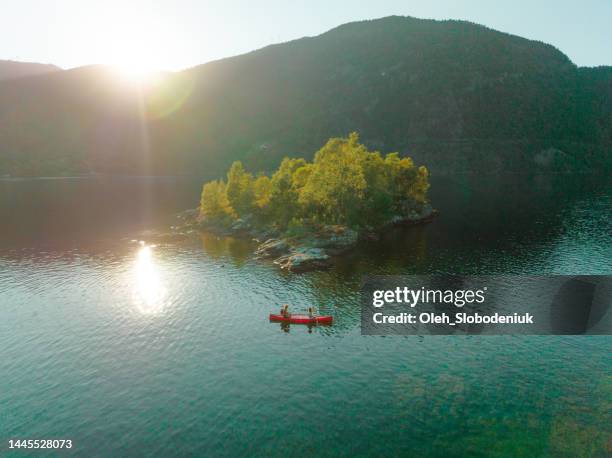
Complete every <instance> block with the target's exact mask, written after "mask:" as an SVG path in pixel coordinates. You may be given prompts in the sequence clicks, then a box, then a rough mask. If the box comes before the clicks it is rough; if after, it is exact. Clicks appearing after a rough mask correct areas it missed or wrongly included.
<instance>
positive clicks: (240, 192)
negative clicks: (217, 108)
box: [176, 133, 436, 272]
mask: <svg viewBox="0 0 612 458" xmlns="http://www.w3.org/2000/svg"><path fill="white" fill-rule="evenodd" d="M428 189H429V172H428V170H427V168H426V167H424V166H420V167H417V166H415V164H414V162H413V161H412V159H411V158H409V157H400V155H399V154H398V153H389V154H387V155H386V156H383V155H381V154H380V153H379V152H378V151H369V150H368V149H367V148H366V147H365V146H364V145H363V144H361V143H359V136H358V134H357V133H352V134H350V135H349V136H348V138H331V139H330V140H329V141H328V142H327V143H326V144H325V145H324V146H323V147H322V148H321V149H320V150H319V151H317V153H316V154H315V157H314V161H313V162H311V163H310V162H307V161H305V160H304V159H300V158H285V159H283V161H282V162H281V164H280V166H279V168H278V169H277V170H276V171H275V172H274V173H273V174H272V175H271V176H267V175H265V174H260V175H259V176H254V175H253V174H251V173H249V172H247V171H245V169H244V167H243V165H242V163H241V162H240V161H236V162H234V163H233V164H232V166H231V168H230V169H229V171H228V173H227V181H224V180H216V181H211V182H209V183H206V184H205V185H204V186H203V188H202V196H201V200H200V206H199V208H198V209H197V210H191V211H187V212H183V213H182V214H181V215H179V217H180V218H181V219H182V220H183V225H182V226H181V227H180V228H176V229H180V230H185V229H187V230H196V229H197V230H203V231H210V232H214V233H217V234H221V235H232V236H243V237H252V238H254V239H256V240H257V241H258V242H259V243H260V245H259V247H258V248H257V250H256V252H255V254H256V256H257V257H258V258H261V259H264V258H265V259H273V260H274V262H275V263H276V264H278V265H280V267H281V268H284V269H287V270H289V271H292V272H304V271H307V270H315V269H321V268H326V267H328V266H329V265H330V263H331V260H332V258H333V257H334V256H337V255H339V254H341V253H345V252H347V251H348V250H350V249H351V248H353V247H354V246H355V245H356V244H357V242H358V241H359V240H360V239H362V238H366V239H374V240H376V239H377V238H378V236H379V234H380V233H381V232H382V231H384V230H385V229H386V228H389V227H391V226H393V225H413V224H419V223H423V222H427V221H429V220H431V219H432V218H433V217H434V216H435V214H436V212H435V210H433V209H432V207H431V205H430V204H429V201H428V199H427V191H428Z"/></svg>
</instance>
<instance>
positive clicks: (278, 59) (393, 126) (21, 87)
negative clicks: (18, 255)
mask: <svg viewBox="0 0 612 458" xmlns="http://www.w3.org/2000/svg"><path fill="white" fill-rule="evenodd" d="M351 131H358V132H360V134H361V138H362V141H363V142H364V143H365V144H367V145H368V146H369V147H371V148H377V149H380V150H381V151H384V152H388V151H393V150H397V151H400V152H401V153H402V154H410V155H411V156H413V157H414V158H415V159H416V160H417V161H418V162H419V163H424V164H426V165H428V166H429V167H430V169H431V170H432V172H433V173H436V172H446V171H466V170H473V171H528V170H532V169H537V170H540V169H542V170H555V171H559V170H562V171H576V170H579V171H590V170H601V169H602V168H606V167H610V162H611V157H612V155H611V150H612V147H611V145H612V67H598V68H579V67H577V66H576V65H574V64H573V63H572V62H571V61H570V59H569V58H568V57H567V56H565V55H564V54H563V53H561V52H560V51H559V50H557V49H555V48H554V47H553V46H550V45H547V44H544V43H540V42H536V41H531V40H527V39H524V38H520V37H517V36H513V35H509V34H505V33H501V32H497V31H494V30H491V29H488V28H486V27H483V26H480V25H476V24H472V23H468V22H464V21H433V20H421V19H414V18H406V17H396V16H393V17H388V18H383V19H378V20H371V21H363V22H355V23H350V24H345V25H342V26H340V27H337V28H335V29H332V30H330V31H328V32H326V33H324V34H322V35H319V36H317V37H309V38H302V39H299V40H294V41H290V42H287V43H283V44H277V45H272V46H268V47H266V48H263V49H260V50H257V51H253V52H250V53H248V54H244V55H241V56H236V57H231V58H227V59H222V60H218V61H215V62H210V63H208V64H204V65H200V66H197V67H194V68H191V69H188V70H185V71H183V72H178V73H176V74H173V75H169V76H168V77H167V78H165V80H164V81H163V82H162V83H161V84H159V85H157V86H151V87H146V88H135V87H130V86H126V85H124V84H123V85H122V84H119V83H118V82H117V81H116V78H115V79H114V77H113V76H111V75H110V74H109V71H108V70H107V69H105V68H104V67H84V68H79V69H74V70H70V71H64V72H61V73H57V74H49V75H42V76H38V77H35V78H27V79H22V80H12V81H5V82H1V83H0V174H7V173H8V174H12V175H41V174H42V175H44V174H61V173H84V172H105V173H143V174H148V173H165V174H174V173H189V174H197V175H202V176H214V175H217V174H220V173H222V171H223V170H224V169H225V168H226V167H227V165H228V164H229V163H231V162H232V161H233V160H235V159H242V160H244V161H245V162H246V164H247V166H250V168H252V169H253V170H256V171H258V170H270V169H272V168H274V167H275V166H276V165H277V164H278V162H279V161H280V159H281V158H282V157H283V156H285V155H290V156H298V155H299V156H306V157H309V156H311V155H312V154H313V153H314V151H315V150H316V149H318V148H319V147H320V146H321V145H322V144H323V143H324V142H325V140H326V139H327V138H329V137H331V136H339V135H346V134H347V133H349V132H351Z"/></svg>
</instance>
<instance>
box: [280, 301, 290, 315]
mask: <svg viewBox="0 0 612 458" xmlns="http://www.w3.org/2000/svg"><path fill="white" fill-rule="evenodd" d="M280 314H281V315H282V316H283V317H285V318H289V316H290V314H289V304H283V306H282V307H281V311H280Z"/></svg>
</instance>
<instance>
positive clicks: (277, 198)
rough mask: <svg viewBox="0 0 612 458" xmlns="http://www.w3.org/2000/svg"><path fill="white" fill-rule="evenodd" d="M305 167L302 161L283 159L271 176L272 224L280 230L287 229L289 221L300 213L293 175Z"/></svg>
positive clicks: (297, 192)
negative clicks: (276, 225) (274, 223)
mask: <svg viewBox="0 0 612 458" xmlns="http://www.w3.org/2000/svg"><path fill="white" fill-rule="evenodd" d="M305 165H306V161H305V160H304V159H289V158H285V159H283V161H282V162H281V165H280V167H279V168H278V170H277V171H276V172H275V173H274V175H272V179H271V192H270V207H271V209H272V216H273V218H274V222H276V223H277V224H278V225H279V226H280V227H281V228H285V227H287V224H288V223H289V221H291V219H293V218H294V217H296V216H298V215H299V213H300V204H299V202H298V198H299V188H296V187H295V186H294V182H293V175H294V173H295V172H296V171H297V170H298V169H300V168H302V167H304V166H305Z"/></svg>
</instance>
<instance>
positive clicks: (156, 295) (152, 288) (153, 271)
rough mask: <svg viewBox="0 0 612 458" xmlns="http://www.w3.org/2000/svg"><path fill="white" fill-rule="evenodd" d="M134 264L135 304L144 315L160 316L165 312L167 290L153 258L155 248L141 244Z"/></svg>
mask: <svg viewBox="0 0 612 458" xmlns="http://www.w3.org/2000/svg"><path fill="white" fill-rule="evenodd" d="M141 245H142V246H141V248H140V249H139V250H138V252H137V254H136V261H135V263H134V271H133V273H134V290H133V294H134V304H135V305H136V308H137V309H138V311H139V312H140V313H142V314H143V315H159V314H161V313H163V311H164V305H165V299H166V293H167V291H166V288H165V287H164V285H163V283H162V280H161V276H160V274H159V268H158V266H157V264H156V263H155V258H154V256H153V248H154V247H155V246H154V245H153V246H149V245H144V244H143V243H141Z"/></svg>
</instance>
